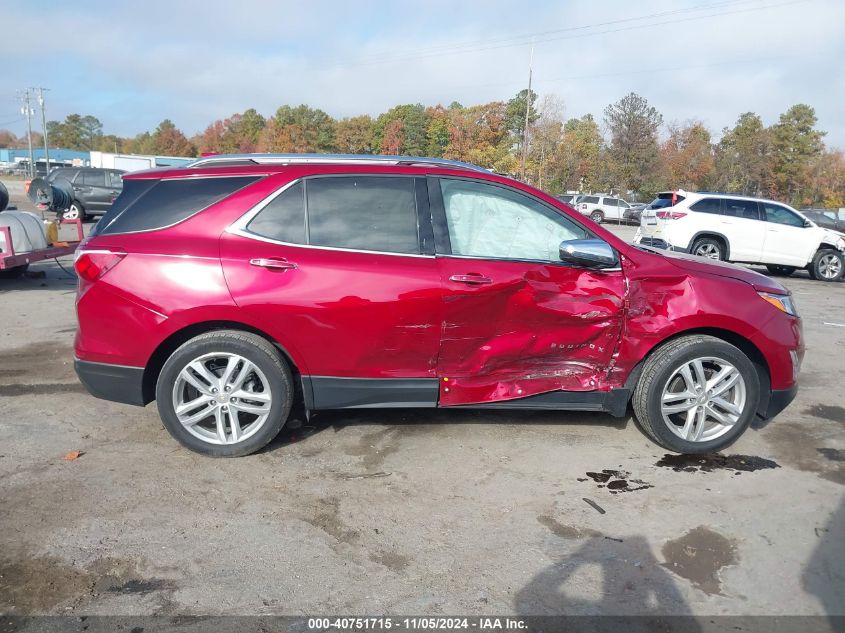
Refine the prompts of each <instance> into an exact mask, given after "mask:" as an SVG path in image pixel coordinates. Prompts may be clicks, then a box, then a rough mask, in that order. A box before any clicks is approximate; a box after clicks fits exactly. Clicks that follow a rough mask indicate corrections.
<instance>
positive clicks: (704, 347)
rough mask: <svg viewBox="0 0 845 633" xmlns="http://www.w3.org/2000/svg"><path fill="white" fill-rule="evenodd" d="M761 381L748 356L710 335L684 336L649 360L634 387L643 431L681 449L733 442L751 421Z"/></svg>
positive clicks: (673, 448) (697, 449) (712, 447)
mask: <svg viewBox="0 0 845 633" xmlns="http://www.w3.org/2000/svg"><path fill="white" fill-rule="evenodd" d="M759 400H760V380H759V378H758V376H757V371H756V370H755V368H754V365H753V364H752V363H751V361H750V360H749V359H748V357H747V356H746V355H745V354H744V353H743V352H742V351H741V350H739V349H738V348H736V347H734V346H733V345H731V344H730V343H727V342H725V341H723V340H721V339H718V338H715V337H712V336H703V335H695V336H685V337H682V338H679V339H676V340H674V341H672V342H670V343H668V344H666V345H665V346H663V347H661V348H660V349H658V350H657V351H656V352H654V353H653V354H652V355H651V356H649V358H648V359H647V360H646V362H645V365H644V367H643V371H642V374H641V376H640V379H639V382H638V383H637V387H636V389H635V390H634V396H633V402H632V404H633V407H634V413H635V414H636V416H637V419H638V420H639V422H640V425H641V426H642V429H643V431H645V433H646V434H647V435H648V436H649V437H651V439H653V440H654V441H655V442H657V443H658V444H660V445H661V446H663V447H664V448H667V449H669V450H671V451H675V452H677V453H707V452H710V451H717V450H720V449H722V448H725V447H726V446H729V445H730V444H732V443H733V442H734V441H735V440H736V439H737V438H738V437H739V436H740V435H742V433H743V432H744V431H745V429H746V428H748V425H749V424H750V423H751V420H752V418H753V417H754V413H755V411H756V409H757V404H758V402H759Z"/></svg>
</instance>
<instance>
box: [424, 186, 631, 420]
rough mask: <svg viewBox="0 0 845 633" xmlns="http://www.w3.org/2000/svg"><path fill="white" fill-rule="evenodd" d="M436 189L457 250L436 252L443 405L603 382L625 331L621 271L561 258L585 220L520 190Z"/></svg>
mask: <svg viewBox="0 0 845 633" xmlns="http://www.w3.org/2000/svg"><path fill="white" fill-rule="evenodd" d="M438 189H439V190H442V199H441V200H440V202H441V203H442V204H438V205H437V206H438V207H439V208H440V213H441V216H442V217H443V219H444V220H445V223H446V225H447V228H448V244H447V245H446V247H444V249H443V250H445V249H446V248H448V250H449V251H451V252H450V253H448V254H447V253H442V254H439V255H438V264H439V267H440V275H441V280H442V283H443V288H444V294H443V299H444V322H443V329H442V336H441V344H440V356H439V359H438V368H437V369H438V376H439V378H440V404H441V405H447V406H448V405H460V404H473V403H484V402H494V401H497V400H510V399H516V398H523V397H526V396H531V395H536V394H540V393H545V392H549V391H557V390H566V391H592V390H596V389H600V388H601V382H602V379H603V377H604V376H605V374H606V373H607V369H608V366H609V363H610V362H611V358H612V357H613V353H614V349H615V346H616V343H617V341H618V339H619V335H620V330H621V323H622V313H623V303H624V278H623V273H622V272H621V271H607V272H602V271H590V270H587V269H581V268H574V267H571V266H568V265H565V264H563V263H562V262H560V260H559V258H558V256H557V250H558V249H557V246H558V245H559V244H560V242H561V241H562V240H564V239H576V238H580V237H585V235H584V230H583V228H582V227H580V225H578V224H577V223H575V222H573V221H572V220H570V219H569V218H567V217H566V216H564V215H563V214H562V213H561V212H560V211H559V210H557V209H553V208H551V207H549V206H547V205H545V204H544V203H542V202H541V201H539V200H536V199H534V198H532V197H530V196H527V195H526V194H523V193H522V192H517V191H515V190H512V189H509V188H506V187H498V186H492V185H488V184H481V183H478V182H474V183H471V182H469V181H460V180H454V181H448V180H441V182H440V183H438ZM436 193H437V191H435V192H434V194H436ZM435 215H436V214H435ZM435 220H436V218H435ZM442 242H443V240H441V243H442ZM438 250H441V249H440V248H438Z"/></svg>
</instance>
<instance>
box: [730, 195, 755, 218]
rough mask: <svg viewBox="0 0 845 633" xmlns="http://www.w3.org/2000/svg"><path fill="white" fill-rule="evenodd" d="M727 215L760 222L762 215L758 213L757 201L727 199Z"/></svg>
mask: <svg viewBox="0 0 845 633" xmlns="http://www.w3.org/2000/svg"><path fill="white" fill-rule="evenodd" d="M723 213H724V214H725V215H729V216H731V217H734V218H744V219H746V220H759V219H760V214H759V213H758V211H757V201H756V200H731V199H730V198H725V210H724V212H723Z"/></svg>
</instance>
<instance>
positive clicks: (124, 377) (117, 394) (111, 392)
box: [73, 358, 147, 407]
mask: <svg viewBox="0 0 845 633" xmlns="http://www.w3.org/2000/svg"><path fill="white" fill-rule="evenodd" d="M73 368H74V369H75V370H76V375H77V376H79V380H80V381H81V382H82V384H83V385H85V388H86V389H87V390H88V392H89V393H90V394H91V395H92V396H94V397H95V398H101V399H103V400H111V401H113V402H122V403H124V404H134V405H137V406H139V407H142V406H144V405H145V404H147V402H146V401H145V399H144V368H143V367H124V366H123V365H110V364H107V363H92V362H90V361H85V360H79V359H78V358H75V359H74V361H73Z"/></svg>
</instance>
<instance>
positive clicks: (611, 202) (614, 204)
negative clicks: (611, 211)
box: [604, 198, 619, 207]
mask: <svg viewBox="0 0 845 633" xmlns="http://www.w3.org/2000/svg"><path fill="white" fill-rule="evenodd" d="M604 204H605V206H608V207H618V206H619V200H617V199H616V198H605V199H604Z"/></svg>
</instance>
